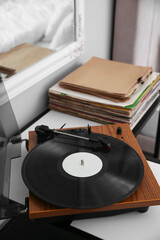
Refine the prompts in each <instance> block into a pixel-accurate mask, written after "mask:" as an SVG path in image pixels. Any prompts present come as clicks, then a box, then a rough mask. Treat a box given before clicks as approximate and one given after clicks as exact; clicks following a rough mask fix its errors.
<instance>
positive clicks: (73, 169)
mask: <svg viewBox="0 0 160 240" xmlns="http://www.w3.org/2000/svg"><path fill="white" fill-rule="evenodd" d="M102 166H103V163H102V160H101V159H100V158H99V157H98V156H97V155H95V154H92V153H88V152H78V153H72V154H70V155H69V156H67V157H66V158H65V159H64V160H63V162H62V167H63V169H64V171H65V172H67V173H68V174H70V175H71V176H74V177H91V176H93V175H95V174H97V173H98V172H99V171H100V170H101V169H102Z"/></svg>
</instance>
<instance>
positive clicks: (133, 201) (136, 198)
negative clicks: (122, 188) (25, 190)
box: [29, 124, 160, 219]
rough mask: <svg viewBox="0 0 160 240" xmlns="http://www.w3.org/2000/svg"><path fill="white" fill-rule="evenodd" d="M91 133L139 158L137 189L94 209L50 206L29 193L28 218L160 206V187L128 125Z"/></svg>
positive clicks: (99, 128) (33, 138)
mask: <svg viewBox="0 0 160 240" xmlns="http://www.w3.org/2000/svg"><path fill="white" fill-rule="evenodd" d="M117 127H121V128H122V134H121V135H117V133H116V130H117ZM92 132H95V133H102V134H106V135H110V136H113V137H115V138H118V139H120V140H122V141H124V142H126V143H128V144H129V145H130V146H131V147H132V148H134V149H135V150H136V151H137V153H138V154H139V156H140V157H141V159H142V161H143V164H144V177H143V180H142V182H141V184H140V186H139V187H138V189H137V190H136V191H135V192H134V193H133V194H132V195H131V196H129V197H128V198H126V199H125V200H123V201H121V202H119V203H115V204H112V205H110V206H107V207H103V208H96V209H83V210H82V209H69V208H61V207H58V206H54V205H51V204H49V203H46V202H44V201H43V200H41V199H39V198H37V197H36V196H35V195H34V194H32V193H31V192H30V193H29V217H30V218H32V219H33V218H46V217H57V216H64V215H73V214H83V213H91V212H101V211H103V212H104V211H110V210H119V209H128V208H139V207H147V206H153V205H160V187H159V185H158V183H157V181H156V179H155V177H154V175H153V173H152V171H151V169H150V167H149V165H148V163H147V161H146V159H145V157H144V155H143V153H142V151H141V149H140V147H139V145H138V142H137V140H136V138H135V137H134V135H133V133H132V131H131V130H130V128H129V126H128V124H116V125H103V126H93V127H92ZM36 144H37V143H36V134H35V132H30V133H29V150H31V149H32V148H33V147H35V146H36Z"/></svg>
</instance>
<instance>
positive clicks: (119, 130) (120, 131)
mask: <svg viewBox="0 0 160 240" xmlns="http://www.w3.org/2000/svg"><path fill="white" fill-rule="evenodd" d="M121 133H122V128H121V127H117V134H118V135H119V134H121Z"/></svg>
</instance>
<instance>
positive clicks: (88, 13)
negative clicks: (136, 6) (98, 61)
mask: <svg viewBox="0 0 160 240" xmlns="http://www.w3.org/2000/svg"><path fill="white" fill-rule="evenodd" d="M113 2H114V1H113V0H107V1H106V0H100V1H99V0H85V49H86V50H85V52H84V53H83V54H82V55H81V56H80V57H79V58H78V59H76V60H74V61H73V62H72V63H70V64H68V65H67V66H65V67H63V68H62V69H60V70H59V71H57V72H56V73H55V74H53V75H51V76H50V77H49V78H47V79H44V80H43V82H41V83H39V84H37V85H35V86H34V87H32V88H30V89H28V90H27V91H26V92H24V93H23V94H21V95H19V96H18V97H16V98H15V99H13V101H12V106H13V110H14V112H15V115H16V118H17V122H18V124H19V127H20V128H22V127H24V126H25V125H26V124H27V123H28V122H30V121H31V120H32V119H34V118H35V117H36V116H38V115H39V114H40V113H42V112H43V111H44V110H45V109H46V108H47V106H48V96H47V94H48V88H49V87H51V86H52V85H53V84H54V83H56V82H57V81H58V80H60V79H61V78H63V77H64V76H65V75H67V74H68V73H70V72H71V71H73V70H74V69H75V68H77V67H78V66H80V65H81V64H83V63H84V62H86V61H88V60H89V59H90V58H91V57H92V56H97V57H101V58H107V59H109V58H110V50H111V34H112V19H113Z"/></svg>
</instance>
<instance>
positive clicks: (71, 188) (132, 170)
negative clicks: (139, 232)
mask: <svg viewBox="0 0 160 240" xmlns="http://www.w3.org/2000/svg"><path fill="white" fill-rule="evenodd" d="M72 133H73V134H74V132H73V131H72ZM78 134H79V135H83V136H84V135H85V136H86V135H87V133H84V132H82V133H78ZM91 135H92V137H95V138H101V139H103V140H105V141H108V142H110V144H111V149H110V151H107V150H106V148H105V146H104V145H103V144H102V143H100V142H98V143H97V142H92V141H86V140H82V139H77V138H72V137H67V136H62V135H56V136H54V138H52V139H51V140H48V141H46V142H44V143H43V144H39V145H37V146H36V147H35V148H34V149H33V150H32V151H30V152H29V154H28V155H27V156H26V158H25V160H24V162H23V165H22V177H23V180H24V183H25V184H26V186H27V187H28V188H29V190H30V191H31V192H32V193H33V194H35V195H36V196H38V197H39V198H41V199H42V200H44V201H46V202H48V203H51V204H54V205H57V206H61V207H68V208H77V209H89V208H99V207H104V206H108V205H111V204H113V203H116V202H119V201H122V200H123V199H125V198H127V197H128V196H129V195H131V194H132V193H133V192H134V191H135V190H136V189H137V187H138V186H139V184H140V182H141V180H142V178H143V174H144V168H143V163H142V161H141V158H140V157H139V155H138V154H137V152H136V151H135V150H134V149H133V148H131V147H130V146H129V145H128V144H126V143H124V142H123V141H120V140H118V139H116V138H113V137H110V136H106V135H103V134H96V133H92V134H91ZM75 153H87V154H88V155H89V156H90V155H92V154H93V156H96V157H97V158H98V159H100V161H102V168H101V169H100V170H99V171H98V172H97V173H96V174H93V175H92V176H88V177H76V176H73V175H72V174H68V172H66V171H65V170H64V168H63V163H64V159H66V158H67V157H68V156H69V157H70V156H71V155H72V156H74V154H75ZM77 155H78V154H77ZM82 155H83V154H82ZM81 164H82V165H83V164H85V160H84V162H81ZM82 167H83V166H82Z"/></svg>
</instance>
